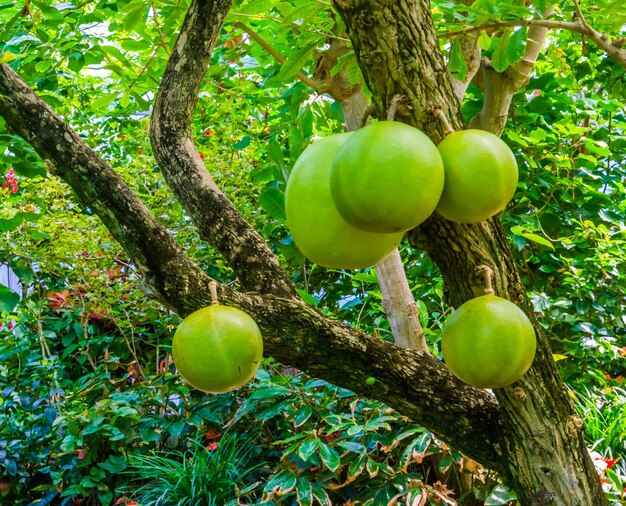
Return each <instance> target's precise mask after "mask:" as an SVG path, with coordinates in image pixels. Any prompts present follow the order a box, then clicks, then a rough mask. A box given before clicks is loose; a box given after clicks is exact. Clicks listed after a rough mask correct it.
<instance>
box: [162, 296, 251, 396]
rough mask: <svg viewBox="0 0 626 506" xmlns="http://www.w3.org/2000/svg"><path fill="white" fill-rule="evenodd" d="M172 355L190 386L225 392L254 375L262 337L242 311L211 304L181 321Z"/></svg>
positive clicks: (214, 391) (208, 390) (180, 372)
mask: <svg viewBox="0 0 626 506" xmlns="http://www.w3.org/2000/svg"><path fill="white" fill-rule="evenodd" d="M172 356H173V358H174V365H176V368H177V369H178V372H179V374H180V375H181V376H182V377H183V379H184V380H185V381H186V382H187V383H189V384H190V385H191V386H192V387H194V388H197V389H198V390H202V391H203V392H209V393H222V392H228V391H229V390H233V389H235V388H237V387H240V386H241V385H243V384H245V383H246V382H248V381H249V380H250V379H252V378H253V377H254V375H255V373H256V371H257V369H258V368H259V364H260V363H261V358H262V357H263V338H262V337H261V331H260V330H259V327H257V324H256V323H255V321H254V320H253V319H252V318H251V317H250V316H248V315H247V314H246V313H244V312H243V311H240V310H239V309H235V308H234V307H228V306H221V305H219V304H214V305H211V306H208V307H205V308H202V309H199V310H198V311H196V312H194V313H191V314H190V315H189V316H187V318H185V319H184V320H183V321H182V323H181V324H180V326H179V327H178V329H177V330H176V333H175V334H174V341H173V343H172Z"/></svg>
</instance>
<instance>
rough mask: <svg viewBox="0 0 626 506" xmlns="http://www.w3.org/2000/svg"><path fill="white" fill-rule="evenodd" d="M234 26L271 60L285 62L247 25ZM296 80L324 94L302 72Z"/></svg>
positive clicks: (319, 84) (319, 85) (321, 89)
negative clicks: (268, 55) (266, 53)
mask: <svg viewBox="0 0 626 506" xmlns="http://www.w3.org/2000/svg"><path fill="white" fill-rule="evenodd" d="M234 26H235V28H239V29H240V30H242V31H244V32H246V33H247V34H248V36H249V37H250V38H251V39H252V40H253V41H254V42H256V43H257V44H258V45H259V46H261V47H262V48H263V49H265V51H267V52H268V53H269V54H270V55H271V56H272V58H274V59H275V60H276V61H277V62H278V63H280V64H281V65H282V64H283V63H285V62H286V61H287V58H285V57H284V56H283V55H282V54H280V53H279V52H278V51H276V49H274V48H273V47H272V45H271V44H270V43H268V42H267V41H266V40H264V39H263V37H261V36H260V35H259V34H258V33H256V32H255V31H254V30H253V29H252V28H250V27H249V26H248V25H246V24H244V23H241V22H240V21H238V22H236V23H235V25H234ZM296 78H297V79H298V80H300V81H301V82H302V83H303V84H306V85H307V86H309V87H310V88H313V89H314V90H315V91H318V92H320V93H322V92H324V88H323V86H322V83H319V82H317V81H315V80H314V79H311V78H310V77H309V76H306V75H304V74H303V73H302V72H298V73H297V74H296Z"/></svg>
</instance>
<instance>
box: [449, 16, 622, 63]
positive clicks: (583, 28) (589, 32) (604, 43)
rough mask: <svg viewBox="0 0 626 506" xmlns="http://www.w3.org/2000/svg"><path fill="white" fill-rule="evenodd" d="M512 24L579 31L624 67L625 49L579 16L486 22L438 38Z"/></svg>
mask: <svg viewBox="0 0 626 506" xmlns="http://www.w3.org/2000/svg"><path fill="white" fill-rule="evenodd" d="M583 19H584V18H583ZM513 26H530V27H538V28H545V29H548V30H567V31H569V32H574V33H580V34H581V35H585V36H587V37H589V39H590V40H591V41H592V42H593V43H594V44H595V45H596V46H598V47H599V48H600V49H602V50H603V51H604V52H605V53H606V54H608V55H609V56H610V57H611V58H613V59H614V60H615V61H616V62H617V63H619V64H620V65H621V66H622V67H624V68H626V49H623V48H622V47H621V45H620V44H619V43H615V42H611V41H610V40H609V37H608V35H607V34H605V33H601V32H599V31H597V30H595V29H594V28H593V27H592V26H591V25H590V24H589V23H587V22H586V21H583V20H581V19H580V18H579V19H578V20H576V21H557V20H552V19H518V20H515V21H500V22H497V23H487V24H485V25H480V26H470V27H467V28H462V29H460V30H453V31H450V32H446V33H443V34H441V35H439V38H451V37H457V36H459V35H464V34H469V33H474V32H481V31H483V30H497V29H500V28H510V27H513ZM529 40H530V38H529Z"/></svg>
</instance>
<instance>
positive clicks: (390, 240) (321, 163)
mask: <svg viewBox="0 0 626 506" xmlns="http://www.w3.org/2000/svg"><path fill="white" fill-rule="evenodd" d="M351 135H353V134H352V133H347V134H337V135H331V136H330V137H325V138H324V139H320V140H318V141H316V142H314V143H313V144H311V145H310V146H309V147H307V148H306V149H305V150H304V152H303V153H302V154H301V155H300V157H299V158H298V161H297V162H296V163H295V165H294V167H293V170H292V171H291V174H290V176H289V181H288V182H287V189H286V191H285V211H286V214H287V226H288V227H289V230H290V231H291V235H292V236H293V239H294V241H295V243H296V245H297V246H298V248H300V251H302V253H303V254H304V256H306V257H307V258H308V259H309V260H311V261H312V262H314V263H316V264H318V265H321V266H322V267H331V268H337V269H361V268H364V267H369V266H371V265H374V264H377V263H378V262H380V261H381V260H382V259H383V258H384V257H386V256H387V255H388V254H389V253H390V252H391V251H392V250H393V249H394V248H395V247H396V246H397V245H398V244H399V243H400V241H401V240H402V236H403V233H402V232H400V233H395V234H373V233H370V232H364V231H363V230H359V229H357V228H355V227H353V226H352V225H350V224H349V223H347V222H346V220H344V219H343V218H342V217H341V215H340V214H339V212H338V211H337V209H336V208H335V204H334V202H333V199H332V196H331V194H330V169H331V166H332V162H333V159H334V158H335V155H336V154H337V152H338V151H339V149H340V148H341V146H342V145H343V144H344V142H346V140H348V139H349V138H350V136H351Z"/></svg>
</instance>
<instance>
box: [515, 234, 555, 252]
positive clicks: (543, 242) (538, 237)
mask: <svg viewBox="0 0 626 506" xmlns="http://www.w3.org/2000/svg"><path fill="white" fill-rule="evenodd" d="M520 235H521V236H522V237H525V238H526V239H528V240H529V241H533V242H536V243H537V244H541V245H542V246H546V247H547V248H550V249H551V250H554V245H553V244H552V243H551V242H550V241H548V239H546V238H545V237H543V236H541V235H538V234H530V233H527V232H524V233H522V234H520Z"/></svg>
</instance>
